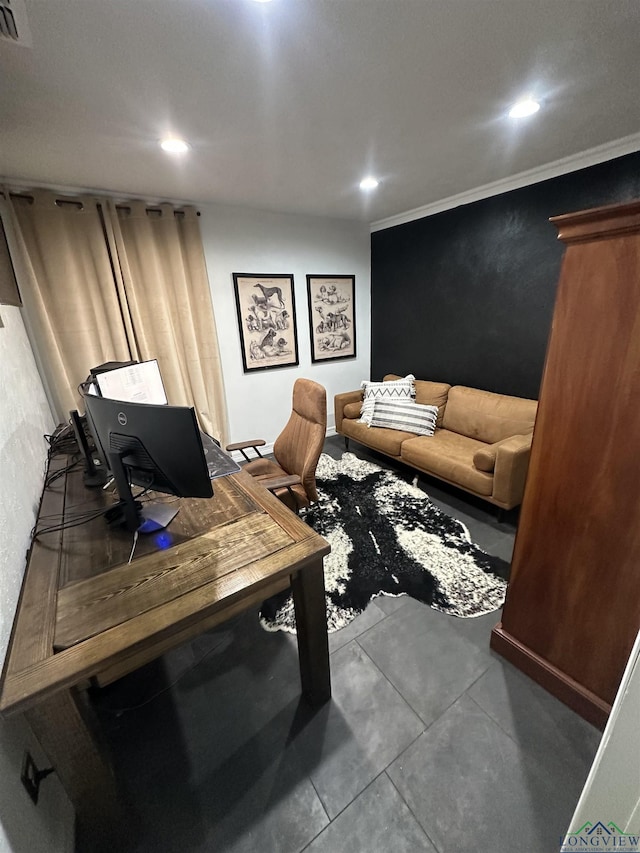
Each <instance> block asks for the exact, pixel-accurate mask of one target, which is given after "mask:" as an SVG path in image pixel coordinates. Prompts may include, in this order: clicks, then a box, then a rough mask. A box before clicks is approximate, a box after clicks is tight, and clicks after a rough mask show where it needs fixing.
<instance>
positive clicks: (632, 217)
mask: <svg viewBox="0 0 640 853" xmlns="http://www.w3.org/2000/svg"><path fill="white" fill-rule="evenodd" d="M551 221H552V222H553V223H554V224H555V225H556V226H557V228H558V230H559V234H558V238H559V239H560V240H562V241H563V242H564V243H565V244H566V249H565V254H564V259H563V263H562V270H561V274H560V282H559V285H558V292H557V296H556V305H555V310H554V315H553V322H552V327H551V334H550V337H549V344H548V348H547V356H546V362H545V368H544V373H543V379H542V385H541V389H540V400H539V407H538V416H537V419H536V425H535V430H534V435H533V444H532V449H531V461H530V465H529V473H528V477H527V484H526V488H525V494H524V499H523V502H522V508H521V513H520V521H519V525H518V531H517V534H516V541H515V546H514V554H513V561H512V567H511V578H510V582H509V587H508V590H507V596H506V601H505V605H504V610H503V614H502V622H501V623H500V624H499V625H497V626H496V627H495V628H494V630H493V633H492V635H491V647H492V648H493V649H494V650H495V651H497V652H498V653H500V654H501V655H503V656H504V657H505V658H507V659H508V660H510V661H511V662H512V663H513V664H515V665H516V666H517V667H519V668H520V669H521V670H523V671H524V672H525V673H527V674H528V675H529V676H531V677H532V678H533V679H535V680H536V681H537V682H538V683H539V684H541V685H542V686H543V687H545V688H546V689H547V690H549V691H550V692H551V693H553V694H554V695H555V696H557V697H558V698H559V699H561V700H562V701H563V702H565V703H566V704H567V705H569V706H570V707H571V708H573V709H574V710H575V711H577V712H578V713H579V714H581V715H582V716H583V717H585V718H586V719H588V720H590V721H591V722H592V723H594V724H595V725H597V726H599V727H601V728H602V727H604V724H605V722H606V719H607V717H608V714H609V712H610V710H611V704H612V702H613V699H614V697H615V694H616V691H617V688H618V685H619V683H620V680H621V678H622V674H623V671H624V667H625V664H626V662H627V659H628V657H629V654H630V653H631V648H632V645H633V642H634V639H635V636H636V634H637V633H638V630H639V629H640V201H638V202H634V203H631V204H625V205H616V206H610V207H601V208H597V209H594V210H587V211H582V212H580V213H572V214H568V215H566V216H556V217H554V218H553V219H552V220H551Z"/></svg>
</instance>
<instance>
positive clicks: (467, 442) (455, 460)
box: [401, 429, 493, 495]
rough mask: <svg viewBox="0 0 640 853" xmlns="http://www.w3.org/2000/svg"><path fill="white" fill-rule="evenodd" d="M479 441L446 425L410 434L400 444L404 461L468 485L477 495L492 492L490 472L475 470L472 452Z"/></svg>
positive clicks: (467, 487) (480, 443)
mask: <svg viewBox="0 0 640 853" xmlns="http://www.w3.org/2000/svg"><path fill="white" fill-rule="evenodd" d="M481 448H482V442H480V441H477V440H476V439H473V438H467V436H464V435H459V434H458V433H455V432H450V431H448V430H445V429H437V430H436V431H435V433H434V435H432V436H431V437H430V438H427V437H425V436H419V437H418V438H409V439H407V440H406V441H404V442H403V444H402V452H401V458H402V461H403V462H406V463H407V464H408V465H412V466H413V467H415V468H419V469H420V470H423V471H427V472H428V473H433V474H435V475H436V476H437V477H441V478H442V479H443V480H448V481H449V482H451V483H455V484H456V485H459V486H462V487H463V488H464V489H469V490H470V491H472V492H475V493H476V494H478V495H491V493H492V491H493V476H492V475H491V474H487V473H485V472H484V471H478V469H477V468H476V467H475V466H474V464H473V457H474V454H475V453H476V452H477V451H478V450H480V449H481Z"/></svg>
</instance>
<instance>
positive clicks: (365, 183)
mask: <svg viewBox="0 0 640 853" xmlns="http://www.w3.org/2000/svg"><path fill="white" fill-rule="evenodd" d="M379 183H380V181H379V180H378V179H377V178H372V177H371V176H370V177H368V178H363V179H362V180H361V181H360V189H361V190H375V188H376V187H377V186H378V184H379Z"/></svg>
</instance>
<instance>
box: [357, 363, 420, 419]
mask: <svg viewBox="0 0 640 853" xmlns="http://www.w3.org/2000/svg"><path fill="white" fill-rule="evenodd" d="M415 379H416V378H415V376H414V375H413V373H409V374H408V375H407V376H405V377H404V379H392V380H390V381H389V382H368V381H366V380H365V381H364V382H363V383H362V385H361V388H362V390H363V391H364V394H363V398H362V408H361V409H360V421H359V422H360V423H361V424H367V426H371V415H372V414H373V405H374V403H375V401H376V400H405V401H407V400H408V401H411V400H413V398H414V397H415V396H416V386H415Z"/></svg>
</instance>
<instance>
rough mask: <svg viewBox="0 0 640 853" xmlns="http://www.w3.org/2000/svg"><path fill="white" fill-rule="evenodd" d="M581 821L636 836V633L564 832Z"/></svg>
mask: <svg viewBox="0 0 640 853" xmlns="http://www.w3.org/2000/svg"><path fill="white" fill-rule="evenodd" d="M587 821H591V823H593V824H595V823H597V822H598V821H602V823H603V824H604V825H605V826H607V825H608V823H609V822H610V821H613V822H614V823H615V824H616V826H618V827H619V828H620V829H621V830H622V832H625V833H627V834H631V833H633V834H634V835H640V633H639V634H638V636H637V638H636V642H635V645H634V647H633V650H632V652H631V656H630V658H629V661H628V663H627V666H626V669H625V673H624V675H623V677H622V681H621V683H620V687H619V689H618V693H617V695H616V698H615V701H614V703H613V707H612V709H611V715H610V716H609V719H608V720H607V725H606V727H605V730H604V733H603V735H602V740H601V742H600V746H599V747H598V752H597V753H596V757H595V760H594V762H593V766H592V767H591V770H590V772H589V776H588V777H587V781H586V783H585V786H584V790H583V791H582V794H581V796H580V800H579V801H578V805H577V807H576V811H575V814H574V815H573V819H572V821H571V824H570V826H569V830H568V831H569V832H575V831H576V830H577V829H579V828H580V827H581V826H583V825H584V824H585V823H586V822H587ZM563 849H564V848H563ZM567 849H568V848H567ZM616 849H618V848H616ZM634 849H636V848H635V847H634Z"/></svg>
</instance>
